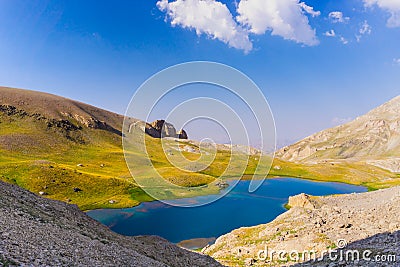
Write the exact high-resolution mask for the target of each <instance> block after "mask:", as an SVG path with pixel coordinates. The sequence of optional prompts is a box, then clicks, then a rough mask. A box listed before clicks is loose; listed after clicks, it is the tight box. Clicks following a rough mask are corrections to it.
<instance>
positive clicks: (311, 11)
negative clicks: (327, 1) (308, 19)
mask: <svg viewBox="0 0 400 267" xmlns="http://www.w3.org/2000/svg"><path fill="white" fill-rule="evenodd" d="M299 6H300V7H301V8H302V9H303V10H304V11H305V12H307V13H308V14H310V15H311V16H312V17H318V16H319V15H321V11H315V10H314V8H313V7H312V6H308V5H307V4H306V3H304V2H301V3H299Z"/></svg>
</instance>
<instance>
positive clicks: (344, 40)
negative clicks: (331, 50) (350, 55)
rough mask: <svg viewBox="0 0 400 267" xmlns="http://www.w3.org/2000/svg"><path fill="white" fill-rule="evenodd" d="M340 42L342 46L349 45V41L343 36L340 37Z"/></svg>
mask: <svg viewBox="0 0 400 267" xmlns="http://www.w3.org/2000/svg"><path fill="white" fill-rule="evenodd" d="M340 41H341V42H342V44H345V45H347V44H348V43H349V41H348V40H347V39H346V38H344V37H343V36H340Z"/></svg>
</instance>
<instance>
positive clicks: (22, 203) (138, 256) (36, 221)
mask: <svg viewBox="0 0 400 267" xmlns="http://www.w3.org/2000/svg"><path fill="white" fill-rule="evenodd" d="M0 266H220V264H218V263H217V262H216V261H214V260H213V259H212V258H210V257H208V256H204V255H201V254H197V253H194V252H190V251H187V250H184V249H181V248H179V247H177V246H175V245H173V244H171V243H169V242H168V241H166V240H164V239H162V238H159V237H155V236H139V237H125V236H121V235H118V234H116V233H114V232H112V231H110V230H109V229H108V228H106V227H105V226H103V225H101V224H100V223H98V222H96V221H95V220H93V219H91V218H89V217H88V216H86V215H85V214H84V213H83V212H81V211H80V210H79V209H78V208H77V207H76V206H73V205H68V204H65V203H62V202H58V201H54V200H48V199H44V198H41V197H38V196H36V195H34V194H33V193H30V192H28V191H25V190H24V189H21V188H19V187H17V186H15V185H10V184H6V183H3V182H0Z"/></svg>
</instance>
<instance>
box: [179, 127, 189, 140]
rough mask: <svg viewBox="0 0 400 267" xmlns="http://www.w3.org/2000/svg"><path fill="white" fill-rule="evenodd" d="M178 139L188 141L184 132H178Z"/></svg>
mask: <svg viewBox="0 0 400 267" xmlns="http://www.w3.org/2000/svg"><path fill="white" fill-rule="evenodd" d="M178 138H179V139H188V135H187V133H186V132H185V130H183V129H182V130H180V131H179V132H178Z"/></svg>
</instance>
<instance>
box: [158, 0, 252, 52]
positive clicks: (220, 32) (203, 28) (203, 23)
mask: <svg viewBox="0 0 400 267" xmlns="http://www.w3.org/2000/svg"><path fill="white" fill-rule="evenodd" d="M157 7H158V8H159V9H160V10H161V11H163V12H166V14H167V17H168V18H169V19H170V20H171V25H172V26H176V25H178V26H181V27H182V28H189V29H194V30H195V31H196V33H197V34H198V35H201V34H206V35H207V36H209V37H210V38H213V39H218V40H220V41H222V42H224V43H226V44H228V45H229V46H231V47H234V48H237V49H242V50H244V51H245V52H246V53H247V52H249V51H250V50H251V49H252V48H253V45H252V43H251V41H250V40H249V36H248V33H247V32H246V31H245V30H244V29H243V28H242V27H240V26H239V25H238V24H237V23H236V22H235V20H234V19H233V17H232V14H231V13H230V11H229V9H228V8H227V6H226V5H225V4H222V3H220V2H218V1H215V0H204V1H198V0H176V1H174V2H168V0H161V1H158V2H157Z"/></svg>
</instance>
